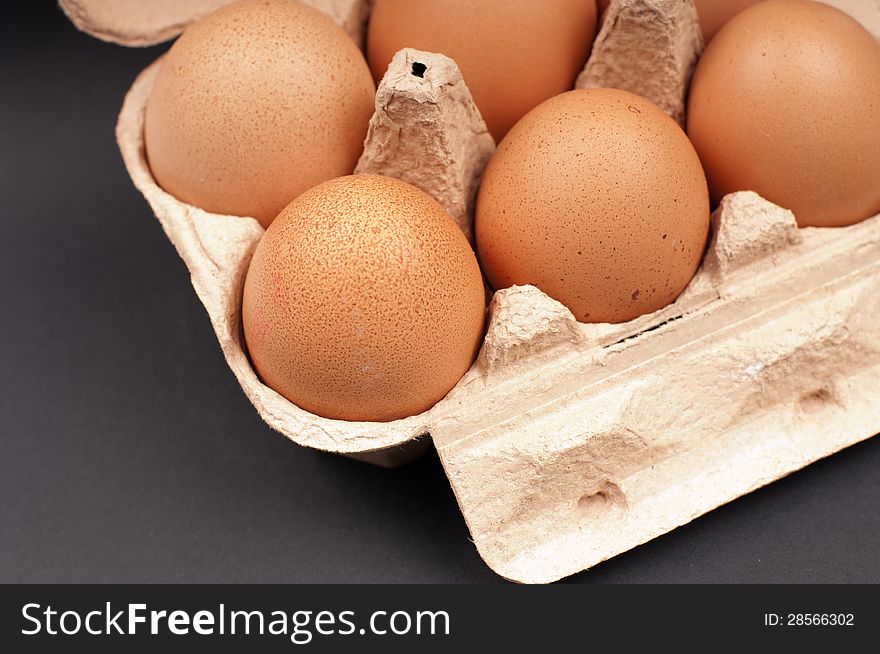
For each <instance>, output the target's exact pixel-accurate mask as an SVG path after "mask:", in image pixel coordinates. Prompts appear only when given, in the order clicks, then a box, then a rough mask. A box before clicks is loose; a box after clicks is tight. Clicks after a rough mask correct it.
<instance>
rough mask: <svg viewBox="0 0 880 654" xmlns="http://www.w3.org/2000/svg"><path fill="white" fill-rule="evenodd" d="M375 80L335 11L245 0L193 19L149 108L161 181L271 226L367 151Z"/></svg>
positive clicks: (206, 205) (185, 196)
mask: <svg viewBox="0 0 880 654" xmlns="http://www.w3.org/2000/svg"><path fill="white" fill-rule="evenodd" d="M374 98H375V87H374V86H373V81H372V77H371V76H370V71H369V68H368V66H367V64H366V61H365V59H364V57H363V55H362V54H361V52H360V50H359V49H358V48H357V46H356V45H355V44H354V42H353V41H352V40H351V39H350V38H349V36H348V35H347V34H346V33H345V32H344V31H343V30H342V29H341V28H340V27H338V26H337V25H336V24H335V23H333V21H332V20H331V19H330V18H328V17H327V16H325V15H324V14H322V13H321V12H319V11H317V10H316V9H312V8H311V7H307V6H305V5H303V4H300V3H299V2H294V1H290V0H244V1H242V2H236V3H234V4H231V5H229V6H227V7H224V8H222V9H220V10H218V11H216V12H214V13H212V14H209V15H208V16H207V17H205V18H203V19H202V20H200V21H199V22H197V23H195V24H194V25H192V26H191V27H189V28H188V29H187V30H186V32H184V34H183V35H182V36H181V37H180V38H179V39H178V40H177V42H176V43H175V44H174V45H173V46H172V47H171V49H170V50H169V51H168V54H167V55H166V56H165V58H164V59H163V60H162V62H161V67H160V69H159V72H158V75H157V76H156V80H155V82H154V85H153V89H152V93H151V95H150V98H149V102H148V104H147V110H146V123H145V134H144V137H145V142H146V150H147V157H148V159H149V163H150V169H151V170H152V172H153V175H154V176H155V178H156V181H157V182H158V183H159V185H160V186H162V188H164V189H165V190H166V191H168V192H169V193H171V194H172V195H174V196H176V197H177V198H179V199H180V200H183V201H184V202H187V203H189V204H193V205H196V206H198V207H201V208H203V209H206V210H208V211H210V212H213V213H221V214H231V215H238V216H252V217H255V218H257V219H258V220H259V221H260V222H261V223H262V224H263V226H266V225H268V224H269V223H270V222H271V221H272V219H273V218H275V216H276V215H277V214H278V212H279V211H281V209H282V208H284V206H285V205H286V204H287V203H288V202H290V201H291V200H293V198H295V197H296V196H297V195H299V194H300V193H302V192H303V191H305V190H306V189H308V188H310V187H312V186H314V185H315V184H318V183H320V182H322V181H324V180H327V179H331V178H333V177H338V176H340V175H346V174H350V173H351V172H352V170H354V166H355V164H356V163H357V160H358V157H360V154H361V152H362V151H363V142H364V138H365V136H366V133H367V124H368V123H369V120H370V116H371V115H372V112H373V105H374Z"/></svg>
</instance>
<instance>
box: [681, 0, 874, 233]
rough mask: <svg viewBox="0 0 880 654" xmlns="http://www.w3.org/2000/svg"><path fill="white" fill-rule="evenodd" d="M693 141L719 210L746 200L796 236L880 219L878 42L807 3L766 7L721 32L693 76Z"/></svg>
mask: <svg viewBox="0 0 880 654" xmlns="http://www.w3.org/2000/svg"><path fill="white" fill-rule="evenodd" d="M687 130H688V135H689V136H690V138H691V140H692V141H693V143H694V146H695V147H696V149H697V152H698V153H699V155H700V158H701V159H702V161H703V165H704V167H705V169H706V176H707V178H708V180H709V189H710V191H711V194H712V199H713V201H715V202H718V201H720V199H721V198H722V197H723V196H724V195H725V194H727V193H731V192H733V191H739V190H752V191H756V192H757V193H759V194H760V195H762V196H764V197H765V198H767V199H768V200H770V201H771V202H775V203H776V204H778V205H780V206H783V207H785V208H787V209H791V210H792V211H793V212H794V214H795V216H796V218H797V221H798V224H800V225H802V226H824V227H833V226H842V225H849V224H852V223H855V222H858V221H859V220H862V219H864V218H867V217H869V216H871V215H874V214H876V213H877V212H878V211H880V146H878V145H877V144H878V143H880V44H878V42H877V41H876V40H875V39H874V38H873V37H872V36H871V35H870V34H869V33H868V32H867V30H865V29H864V28H863V27H862V26H861V25H860V24H859V23H857V22H856V21H855V20H854V19H852V18H850V17H849V16H847V15H846V14H844V13H843V12H841V11H839V10H837V9H834V8H833V7H830V6H828V5H825V4H822V3H819V2H811V1H808V0H769V1H768V2H763V3H760V4H757V5H755V6H754V7H752V8H750V9H747V10H745V11H744V12H742V13H741V14H739V15H738V16H737V17H736V18H734V19H733V20H731V21H730V22H729V23H727V25H726V26H725V27H724V28H722V29H721V31H720V32H718V34H717V35H716V36H715V38H714V39H713V40H712V43H710V44H709V46H708V47H707V48H706V51H705V53H704V54H703V57H702V58H701V60H700V62H699V64H698V65H697V69H696V71H695V73H694V78H693V82H692V85H691V91H690V98H689V103H688V116H687Z"/></svg>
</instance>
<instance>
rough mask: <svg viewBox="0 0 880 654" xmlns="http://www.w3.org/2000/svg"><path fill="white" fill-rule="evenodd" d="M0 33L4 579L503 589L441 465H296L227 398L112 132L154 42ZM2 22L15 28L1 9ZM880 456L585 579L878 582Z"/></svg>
mask: <svg viewBox="0 0 880 654" xmlns="http://www.w3.org/2000/svg"><path fill="white" fill-rule="evenodd" d="M18 5H19V8H18V9H10V8H8V7H4V9H5V14H4V19H3V20H2V24H0V29H2V30H3V34H2V39H0V48H2V54H0V112H2V113H0V211H2V214H0V297H2V302H3V304H2V307H3V308H2V320H0V385H2V386H0V581H2V582H13V581H21V582H52V581H61V582H69V581H80V582H154V581H156V582H158V581H167V582H199V581H206V582H227V581H229V582H245V581H248V582H306V581H309V582H343V581H346V582H495V581H498V580H499V579H498V578H497V577H496V576H495V575H494V574H493V573H492V572H491V571H490V570H489V569H488V568H487V567H486V566H485V565H484V564H483V563H482V562H481V560H480V558H479V556H478V555H477V553H476V550H475V548H474V546H473V544H472V543H471V542H470V541H469V540H468V533H467V530H466V528H465V525H464V522H463V520H462V518H461V516H460V514H459V512H458V508H457V506H456V504H455V499H454V498H453V495H452V492H451V491H450V489H449V487H448V485H447V482H446V479H445V477H444V475H443V470H442V468H441V467H440V464H439V463H438V461H437V458H436V455H434V454H433V452H432V453H431V454H430V455H429V456H427V457H426V458H424V459H422V460H421V461H419V462H417V463H415V464H413V465H411V466H409V467H406V468H404V469H401V470H396V471H388V470H382V469H379V468H374V467H371V466H368V465H364V464H359V463H354V462H351V461H347V460H345V459H341V458H336V457H333V456H328V455H322V454H319V453H317V452H313V451H310V450H306V449H303V448H300V447H297V446H295V445H293V444H291V443H289V442H288V441H286V440H285V439H284V438H282V437H281V436H279V435H278V434H276V433H275V432H272V431H271V430H270V429H269V428H268V427H266V426H265V425H264V424H263V423H262V421H261V420H260V419H259V417H258V416H257V414H256V412H255V411H254V409H253V408H252V407H251V405H250V404H249V403H248V401H247V400H246V399H245V397H244V395H243V394H242V393H241V391H240V390H239V388H238V386H237V385H236V382H235V379H234V378H233V376H232V374H231V373H230V372H229V370H228V369H227V368H226V364H225V363H224V361H223V358H222V356H221V353H220V349H219V347H218V345H217V343H216V341H215V338H214V336H213V333H212V331H211V326H210V324H209V322H208V319H207V316H206V314H205V311H204V310H203V308H202V306H201V305H200V304H199V301H198V300H197V299H196V296H195V294H194V293H193V291H192V288H191V287H190V284H189V278H188V274H187V272H186V269H185V268H184V266H183V264H182V263H181V261H180V259H179V258H178V257H177V255H176V254H175V252H174V249H173V247H172V246H171V245H170V243H169V242H168V241H167V239H166V238H165V236H164V234H163V233H162V230H161V229H160V227H159V224H158V223H157V222H156V220H155V219H154V218H153V216H152V214H151V213H150V210H149V208H148V206H147V204H146V202H145V201H144V200H143V199H142V198H141V196H140V195H139V194H138V193H137V191H135V190H134V188H133V187H132V185H131V183H130V182H129V180H128V178H127V177H126V174H125V171H124V169H123V166H122V162H121V160H120V158H119V155H118V152H117V150H116V145H115V142H114V136H113V127H114V124H115V120H116V114H117V111H118V109H119V107H120V105H121V102H122V98H123V95H124V93H125V91H126V89H127V88H128V86H129V84H130V83H131V82H132V80H133V79H134V77H135V75H136V74H137V73H138V71H140V70H141V69H142V68H143V67H144V66H146V65H147V64H148V63H149V62H150V61H152V60H153V59H154V58H155V57H156V56H157V55H158V54H159V53H160V52H161V51H162V49H163V48H150V49H126V48H122V47H119V46H115V45H110V44H106V43H101V42H98V41H96V40H94V39H92V38H91V37H88V36H85V35H82V34H79V33H77V32H76V31H75V29H74V28H73V27H72V26H71V25H70V24H69V23H67V21H66V19H65V18H64V16H63V15H62V14H61V12H60V11H59V10H58V9H57V8H56V7H54V6H53V5H52V3H51V2H48V1H47V0H42V2H21V3H18ZM10 12H11V13H10ZM878 497H880V439H873V441H868V442H866V443H863V444H861V445H858V446H856V447H853V448H850V449H849V450H847V451H845V452H843V453H840V454H838V455H836V456H834V457H833V458H831V459H829V460H826V461H822V462H820V463H818V464H816V465H813V466H812V467H810V468H808V469H807V470H804V471H801V472H799V473H797V474H795V475H792V476H791V477H789V478H787V479H785V480H782V481H781V482H778V483H776V484H774V485H772V486H771V487H768V488H766V489H763V490H760V491H758V492H756V493H753V494H752V495H750V496H748V497H745V498H743V499H740V500H738V501H736V502H734V503H732V504H730V505H728V506H726V507H724V508H722V509H719V510H717V511H715V512H713V513H711V514H709V515H707V516H705V517H703V518H700V519H699V520H697V521H696V522H694V523H692V524H690V525H688V526H686V527H683V528H681V529H678V530H677V531H675V532H673V533H671V534H668V535H666V536H663V537H661V538H659V539H657V540H655V541H653V542H651V543H649V544H647V545H645V546H642V547H640V548H638V549H636V550H634V551H632V552H629V553H626V554H623V555H622V556H619V557H617V558H616V559H614V560H612V561H610V562H608V563H605V564H603V565H600V566H598V567H597V568H595V569H594V570H592V571H590V572H588V573H584V574H581V575H578V576H577V577H575V578H574V579H573V581H579V582H762V581H770V582H783V581H788V582H862V581H870V582H880V548H878V534H880V506H878Z"/></svg>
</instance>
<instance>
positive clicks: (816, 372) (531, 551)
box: [62, 0, 880, 582]
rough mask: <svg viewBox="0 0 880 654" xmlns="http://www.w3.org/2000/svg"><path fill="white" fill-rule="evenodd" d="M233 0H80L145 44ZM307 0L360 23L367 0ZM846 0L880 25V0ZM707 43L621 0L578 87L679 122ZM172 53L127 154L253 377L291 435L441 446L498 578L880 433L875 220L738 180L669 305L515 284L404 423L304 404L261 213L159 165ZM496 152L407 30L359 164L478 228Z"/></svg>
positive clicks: (123, 36) (380, 449)
mask: <svg viewBox="0 0 880 654" xmlns="http://www.w3.org/2000/svg"><path fill="white" fill-rule="evenodd" d="M226 2H228V0H225V1H219V2H218V0H201V1H197V0H190V1H189V2H174V3H169V2H165V1H164V0H162V1H160V0H153V2H152V3H131V4H138V5H140V6H141V9H139V10H138V11H141V12H146V13H150V12H149V11H147V10H146V9H144V6H148V7H152V8H153V10H154V12H155V13H154V15H151V16H150V18H149V20H147V19H145V18H144V16H143V15H137V14H135V13H128V10H127V9H125V8H124V6H125V5H126V4H128V3H122V2H119V3H112V4H113V7H115V9H114V11H110V12H109V13H107V11H106V10H107V8H108V7H109V6H110V4H111V3H107V2H101V1H100V0H93V1H91V2H89V1H87V0H62V6H64V7H65V10H66V11H67V12H68V14H69V15H70V16H71V17H72V18H73V20H74V22H76V23H77V25H78V26H80V27H82V28H84V29H86V30H87V31H90V32H92V33H96V34H97V35H98V36H101V37H102V38H108V39H112V40H115V41H118V42H121V43H125V44H129V45H131V44H134V45H139V44H146V43H152V42H156V41H159V40H162V39H163V38H168V37H169V36H171V35H173V34H175V33H177V32H179V31H180V30H181V29H182V28H183V27H184V26H185V25H186V24H188V23H189V22H191V21H192V20H194V19H195V18H197V17H199V16H201V15H203V14H204V13H205V12H206V11H208V10H210V9H213V8H214V7H216V6H217V5H219V4H225V3H226ZM309 4H312V5H315V6H317V7H318V8H320V9H322V10H325V11H327V13H328V14H329V15H331V16H332V17H334V19H335V20H337V22H338V23H339V24H341V25H343V26H344V27H346V29H348V30H349V32H350V33H352V35H353V37H354V38H356V39H357V40H359V42H362V41H363V29H364V24H365V20H366V17H367V16H368V11H369V3H368V2H367V1H366V0H309ZM831 4H835V5H838V6H842V8H844V9H847V10H850V11H851V13H853V14H854V15H856V16H857V17H858V18H859V19H860V20H862V21H863V23H864V24H865V25H866V26H868V27H869V29H871V30H872V32H873V33H874V34H875V35H880V0H864V2H863V1H862V0H835V1H834V2H832V3H831ZM165 5H168V7H166V6H165ZM172 5H173V11H171V9H169V7H171V6H172ZM102 12H103V13H102ZM111 19H112V20H111ZM139 25H140V26H142V27H143V26H146V28H145V29H142V28H141V27H138V26H139ZM701 49H702V38H701V36H700V32H699V28H698V26H697V21H696V13H695V10H694V7H693V3H692V2H691V1H690V0H619V1H617V2H612V4H611V7H610V8H609V10H608V13H607V15H606V17H605V21H604V23H603V25H602V28H601V30H600V33H599V35H598V37H597V40H596V43H595V45H594V48H593V54H592V56H591V57H590V60H589V61H588V63H587V65H586V67H585V69H584V72H583V73H582V75H581V76H580V77H579V78H578V82H577V85H578V86H580V87H589V86H617V87H623V88H627V89H629V90H632V91H635V92H637V93H640V94H642V95H645V96H646V97H648V98H650V99H652V100H653V101H655V102H656V103H657V104H658V105H659V106H661V107H662V108H664V110H666V111H667V112H668V113H669V114H670V115H672V116H673V117H675V118H677V119H679V120H681V118H682V116H683V111H684V102H685V97H686V92H687V83H688V80H689V78H690V74H691V72H692V69H693V66H694V64H695V62H696V60H697V57H698V56H699V53H700V51H701ZM157 65H158V62H157V63H154V64H153V65H151V66H150V67H148V68H147V69H146V70H145V71H144V72H143V73H142V74H141V75H140V76H139V77H138V78H137V80H136V81H135V83H134V84H133V86H132V87H131V90H130V91H129V93H128V95H127V97H126V99H125V103H124V105H123V108H122V111H121V113H120V116H119V122H118V125H117V137H118V141H119V146H120V150H121V152H122V156H123V159H124V161H125V165H126V167H127V169H128V172H129V174H130V176H131V178H132V181H133V182H134V184H135V186H136V187H137V188H138V189H139V190H140V191H141V192H142V193H143V194H144V196H145V197H146V199H147V201H148V202H149V203H150V205H151V207H152V209H153V211H154V213H155V214H156V217H157V218H158V219H159V221H160V223H161V224H162V226H163V228H164V229H165V232H166V233H167V235H168V237H169V239H170V240H171V241H172V243H173V244H174V245H175V247H176V248H177V250H178V252H179V254H180V256H181V258H182V259H183V260H184V262H185V263H186V265H187V267H188V269H189V271H190V273H191V276H192V283H193V287H194V288H195V291H196V293H197V294H198V296H199V298H200V299H201V301H202V302H203V304H204V306H205V308H206V310H207V312H208V315H209V316H210V319H211V322H212V325H213V327H214V330H215V332H216V335H217V338H218V340H219V342H220V346H221V348H222V350H223V353H224V355H225V357H226V360H227V362H228V364H229V367H230V369H231V370H232V371H233V373H234V374H235V375H236V377H237V379H238V381H239V383H240V384H241V387H242V389H243V390H244V392H245V394H246V395H247V396H248V398H249V399H250V400H251V402H252V403H253V404H254V406H255V407H256V409H257V411H258V412H259V413H260V415H261V416H262V417H263V419H264V420H265V421H266V422H267V423H268V424H269V425H270V426H272V427H273V428H274V429H276V430H278V431H279V432H281V433H282V434H284V435H285V436H287V437H288V438H290V439H291V440H293V441H295V442H297V443H299V444H301V445H304V446H308V447H313V448H317V449H321V450H325V451H328V452H334V453H337V454H342V455H345V456H349V457H352V458H356V459H360V460H364V461H369V462H372V463H376V464H379V465H384V466H396V465H401V464H403V463H405V462H407V461H409V460H411V459H412V458H414V457H416V456H418V455H419V454H421V453H422V452H424V451H425V449H426V448H427V446H428V444H429V442H430V441H433V443H434V445H435V447H436V449H437V452H438V453H439V456H440V459H441V461H442V463H443V466H444V468H445V470H446V473H447V475H448V477H449V481H450V483H451V485H452V488H453V489H454V491H455V495H456V497H457V499H458V502H459V505H460V507H461V510H462V512H463V514H464V516H465V519H466V521H467V524H468V527H469V529H470V531H471V534H472V536H473V540H474V542H475V544H476V546H477V548H478V550H479V552H480V554H481V556H482V557H483V559H484V560H485V561H486V562H487V563H488V564H489V566H490V567H491V568H492V569H493V570H495V571H496V572H497V573H499V574H500V575H502V576H504V577H506V578H508V579H511V580H515V581H521V582H547V581H553V580H556V579H559V578H562V577H564V576H567V575H570V574H573V573H575V572H578V571H580V570H584V569H586V568H589V567H591V566H593V565H595V564H597V563H599V562H600V561H603V560H605V559H608V558H610V557H612V556H614V555H616V554H618V553H621V552H623V551H625V550H627V549H630V548H632V547H634V546H636V545H638V544H640V543H643V542H646V541H648V540H650V539H651V538H654V537H656V536H658V535H660V534H663V533H665V532H668V531H670V530H672V529H674V528H675V527H678V526H680V525H683V524H686V523H687V522H689V521H691V520H693V519H694V518H696V517H698V516H699V515H702V514H704V513H706V512H707V511H710V510H711V509H713V508H715V507H717V506H720V505H722V504H724V503H726V502H729V501H731V500H733V499H735V498H737V497H739V496H741V495H744V494H746V493H748V492H750V491H751V490H754V489H756V488H758V487H760V486H763V485H765V484H767V483H769V482H771V481H774V480H776V479H778V478H780V477H783V476H785V475H787V474H789V473H791V472H793V471H795V470H798V469H799V468H802V467H804V466H806V465H808V464H809V463H812V462H814V461H816V460H818V459H820V458H822V457H825V456H828V455H829V454H832V453H834V452H836V451H838V450H840V449H842V448H844V447H847V446H849V445H852V444H854V443H856V442H858V441H861V440H863V439H866V438H868V437H870V436H872V435H874V434H875V433H877V432H878V431H880V401H878V398H880V216H877V217H874V218H871V219H868V220H866V221H864V222H862V223H859V224H856V225H853V226H851V227H846V228H837V229H820V228H803V229H799V228H798V227H797V225H796V223H795V220H794V216H793V215H792V214H791V213H790V212H789V211H787V210H784V209H781V208H779V207H777V206H775V205H773V204H771V203H769V202H767V201H765V200H763V199H762V198H760V197H759V196H757V195H756V194H754V193H751V192H742V193H735V194H732V195H730V196H728V197H726V198H725V199H724V201H723V202H722V204H721V206H720V207H719V209H718V210H717V211H716V212H715V214H714V216H713V219H712V235H711V241H710V245H709V247H708V250H707V253H706V255H705V259H704V262H703V264H702V267H701V268H700V270H699V271H698V273H697V275H696V276H695V277H694V279H693V281H692V282H691V284H690V285H689V286H688V288H687V289H686V290H685V291H684V293H683V294H682V295H681V296H680V297H679V298H678V299H677V300H676V302H674V303H673V304H672V305H670V306H667V307H665V308H663V309H661V310H659V311H657V312H655V313H652V314H649V315H645V316H641V317H639V318H637V319H635V320H632V321H630V322H627V323H623V324H614V325H612V324H584V323H578V322H577V321H576V320H575V319H574V317H573V316H572V314H571V313H570V312H569V311H568V310H567V309H566V308H565V307H564V306H563V305H561V304H559V303H558V302H556V301H554V300H552V299H551V298H549V297H547V296H546V295H544V294H543V293H542V292H541V291H539V290H538V289H536V288H534V287H531V286H519V287H513V288H509V289H505V290H501V291H498V292H496V293H495V294H494V296H492V299H491V303H490V305H489V321H488V329H487V333H486V337H485V341H484V344H483V346H482V348H481V350H480V352H479V355H478V357H477V359H476V361H475V362H474V364H473V366H472V367H471V369H470V370H469V371H468V372H467V373H466V375H465V376H464V378H463V379H462V380H461V381H460V383H459V384H458V385H457V386H456V387H455V388H454V389H453V390H452V391H451V392H450V393H449V394H448V395H447V396H446V397H445V398H444V399H443V400H441V401H440V402H439V403H438V404H436V405H435V406H434V407H433V408H431V409H430V410H428V411H426V412H424V413H422V414H420V415H417V416H412V417H409V418H405V419H402V420H396V421H393V422H388V423H370V422H345V421H339V420H329V419H326V418H322V417H319V416H316V415H313V414H310V413H308V412H306V411H303V410H302V409H300V408H298V407H297V406H295V405H294V404H292V403H290V402H289V401H287V400H286V399H284V398H283V397H281V396H280V395H278V394H277V393H275V392H274V391H273V390H271V389H270V388H268V387H266V386H264V385H263V384H262V383H261V382H260V380H259V379H258V377H257V375H256V373H255V372H254V370H253V368H252V367H251V365H250V362H249V360H248V357H247V354H246V351H245V344H244V340H243V336H242V330H241V319H240V309H241V293H242V286H243V281H244V277H245V274H246V272H247V267H248V264H249V261H250V257H251V255H252V253H253V250H254V248H255V246H256V244H257V242H258V240H259V239H260V236H261V235H262V232H263V230H262V228H261V227H260V226H259V224H258V223H257V221H256V220H253V219H250V218H241V217H233V216H220V215H215V214H209V213H207V212H205V211H202V210H201V209H198V208H196V207H193V206H189V205H186V204H184V203H181V202H179V201H178V200H176V199H175V198H174V197H172V196H171V195H169V194H167V193H165V192H164V191H163V190H162V189H161V188H159V186H158V185H157V184H156V182H155V180H154V179H153V177H152V175H151V173H150V169H149V166H148V165H147V161H146V158H145V152H144V143H143V117H144V108H145V104H146V101H147V98H148V97H149V93H150V88H151V84H152V82H153V79H154V77H155V74H156V71H157ZM661 81H662V83H659V82H661ZM493 151H494V142H493V140H492V138H491V136H489V134H488V132H487V131H486V127H485V124H484V123H483V121H482V118H481V117H480V115H479V112H478V111H477V109H476V107H475V105H474V103H473V101H472V99H471V97H470V93H469V92H468V90H467V87H466V86H465V84H464V82H463V81H462V79H461V75H460V74H459V72H458V69H457V67H456V65H455V63H454V62H453V61H452V60H451V59H449V58H447V57H444V56H443V55H440V54H432V53H425V52H419V51H416V50H411V49H407V50H402V51H401V52H399V53H398V54H397V55H396V56H395V58H394V60H393V62H392V63H391V65H390V67H389V69H388V72H387V74H386V75H385V78H384V79H383V81H382V83H381V85H380V87H379V89H378V92H377V98H376V112H375V114H374V116H373V119H372V121H371V123H370V128H369V133H368V136H367V139H366V143H365V147H364V154H363V156H362V158H361V160H360V162H359V164H358V168H357V172H370V173H379V174H386V175H391V176H395V177H399V178H401V179H403V180H405V181H408V182H410V183H412V184H414V185H416V186H419V187H420V188H422V189H423V190H425V191H426V192H428V193H430V194H431V195H433V196H434V197H435V198H437V199H438V200H439V201H440V202H441V204H443V206H444V207H445V208H446V209H447V210H448V211H449V213H450V214H451V215H452V216H453V217H454V218H455V219H456V221H457V222H458V223H459V225H460V226H461V228H462V230H463V231H464V232H465V234H467V235H468V236H469V237H470V236H471V235H472V220H473V203H474V198H475V193H476V188H477V186H478V183H479V179H480V176H481V174H482V171H483V168H484V167H485V165H486V162H487V161H488V159H489V157H490V156H491V154H492V152H493ZM878 183H880V180H878Z"/></svg>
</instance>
